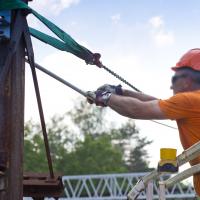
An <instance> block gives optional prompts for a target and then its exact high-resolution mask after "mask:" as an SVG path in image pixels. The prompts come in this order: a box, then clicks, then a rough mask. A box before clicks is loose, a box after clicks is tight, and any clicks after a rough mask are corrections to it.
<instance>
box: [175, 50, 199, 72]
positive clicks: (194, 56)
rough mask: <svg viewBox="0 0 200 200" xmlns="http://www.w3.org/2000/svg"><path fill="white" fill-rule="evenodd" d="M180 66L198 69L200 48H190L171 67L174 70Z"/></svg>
mask: <svg viewBox="0 0 200 200" xmlns="http://www.w3.org/2000/svg"><path fill="white" fill-rule="evenodd" d="M181 67H190V68H192V69H194V70H197V71H200V48H196V49H191V50H189V51H188V52H187V53H185V54H184V55H183V56H182V57H181V59H180V60H179V61H178V62H177V63H176V66H174V67H172V70H174V71H176V70H177V69H180V68H181Z"/></svg>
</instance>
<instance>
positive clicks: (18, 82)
mask: <svg viewBox="0 0 200 200" xmlns="http://www.w3.org/2000/svg"><path fill="white" fill-rule="evenodd" d="M17 13H19V14H20V15H21V17H25V16H23V14H22V11H20V10H17V11H12V21H11V30H12V32H14V30H16V29H21V28H22V26H21V27H20V26H19V27H15V26H14V22H16V14H17ZM12 37H14V35H11V39H12ZM18 40H19V42H18V45H17V48H16V51H15V52H14V54H13V55H11V56H10V59H9V61H10V64H9V65H8V67H9V72H8V73H5V75H6V77H4V78H5V80H2V79H0V88H1V91H0V167H1V164H2V166H4V165H5V167H6V170H5V174H4V175H0V185H2V188H0V200H22V199H23V145H24V144H23V141H24V139H23V138H24V84H25V82H24V80H25V73H24V70H25V60H24V57H25V44H24V39H23V37H22V35H20V38H18ZM13 45H14V43H13ZM9 47H10V43H9V42H4V43H0V77H1V74H2V73H3V71H4V68H5V63H6V62H8V60H6V59H7V58H8V55H9V53H10V52H11V51H12V48H10V49H9Z"/></svg>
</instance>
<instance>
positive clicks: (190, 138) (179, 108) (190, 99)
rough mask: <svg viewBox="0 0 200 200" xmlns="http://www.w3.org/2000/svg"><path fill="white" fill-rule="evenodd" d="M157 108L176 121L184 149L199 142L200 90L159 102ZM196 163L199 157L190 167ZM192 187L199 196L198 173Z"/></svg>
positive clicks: (199, 181)
mask: <svg viewBox="0 0 200 200" xmlns="http://www.w3.org/2000/svg"><path fill="white" fill-rule="evenodd" d="M159 106H160V108H161V110H162V111H163V112H164V114H165V115H166V117H167V118H169V119H172V120H176V122H177V125H178V129H179V136H180V140H181V143H182V146H183V148H184V149H187V148H189V147H190V146H192V145H193V144H195V143H197V142H199V141H200V90H197V91H193V92H183V93H178V94H176V95H174V96H172V97H171V98H169V99H167V100H159ZM197 163H200V156H199V157H197V158H196V159H194V160H192V161H190V164H191V165H195V164H197ZM194 187H195V190H196V192H197V194H198V195H200V173H199V174H197V175H194Z"/></svg>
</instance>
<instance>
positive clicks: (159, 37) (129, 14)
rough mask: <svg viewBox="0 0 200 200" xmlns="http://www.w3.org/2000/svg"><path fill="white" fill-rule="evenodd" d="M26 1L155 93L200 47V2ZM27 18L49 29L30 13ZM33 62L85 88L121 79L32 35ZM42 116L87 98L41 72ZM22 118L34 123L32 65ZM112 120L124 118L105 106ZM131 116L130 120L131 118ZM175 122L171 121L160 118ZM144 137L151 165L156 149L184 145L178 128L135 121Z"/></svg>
mask: <svg viewBox="0 0 200 200" xmlns="http://www.w3.org/2000/svg"><path fill="white" fill-rule="evenodd" d="M29 6H30V7H32V8H33V9H34V10H36V11H37V12H39V13H40V14H41V15H43V16H45V17H46V18H48V19H49V20H51V21H52V22H53V23H55V24H56V25H57V26H59V27H60V28H61V29H63V30H64V31H65V32H66V33H68V34H69V35H71V37H72V38H73V39H75V40H76V41H77V42H78V43H79V44H81V45H83V46H85V47H86V48H88V49H90V50H91V51H92V52H98V53H100V54H101V61H102V63H103V64H104V65H105V66H106V67H108V68H110V69H111V70H113V71H114V72H116V73H117V74H119V75H120V76H122V77H123V78H124V79H126V80H127V81H128V82H130V83H131V84H133V85H134V86H135V87H137V88H139V89H140V90H141V91H143V92H144V93H147V94H150V95H152V96H155V97H157V98H160V99H167V98H168V97H170V96H171V95H172V91H171V90H170V83H171V76H172V75H173V71H172V70H171V67H172V66H174V65H175V64H176V62H178V60H179V59H180V57H181V56H182V55H183V54H184V53H185V52H187V51H188V50H189V49H192V48H198V47H200V22H199V18H200V1H199V0H190V1H187V0H168V1H166V0H153V1H149V0H101V1H99V0H43V1H36V0H35V1H34V0H33V1H32V2H29ZM28 24H29V26H31V27H34V28H36V29H38V30H40V31H43V32H45V33H47V34H50V35H52V33H51V32H50V31H49V30H48V29H47V28H46V27H45V26H44V25H43V24H41V23H40V22H39V21H38V20H37V19H36V18H34V16H31V15H30V16H28ZM32 41H33V47H34V52H35V61H36V62H37V63H38V64H40V65H42V66H43V67H45V68H47V69H48V70H50V71H52V72H53V73H55V74H57V75H59V76H61V77H62V78H63V79H65V80H66V81H68V82H70V83H71V84H73V85H75V86H77V87H78V88H80V89H81V90H83V91H89V90H90V91H91V90H95V89H97V88H98V87H99V86H101V85H103V84H106V83H107V84H113V85H115V84H121V85H122V87H123V88H126V89H130V88H129V87H128V86H126V85H125V84H124V83H122V82H120V80H118V79H116V78H115V77H113V76H112V75H111V74H109V73H107V72H106V71H105V70H104V69H101V68H98V67H96V66H94V65H86V64H85V62H84V61H83V60H81V59H79V58H77V57H75V56H74V55H72V54H70V53H67V52H62V51H59V50H57V49H55V48H53V47H51V46H49V45H47V44H44V43H42V42H40V41H38V40H36V39H34V38H33V40H32ZM38 80H39V85H40V91H41V97H42V102H43V108H44V114H45V118H46V121H47V122H48V119H49V118H50V117H52V116H53V115H55V114H60V115H61V114H63V113H65V112H66V111H68V110H69V109H72V108H73V106H74V103H75V102H76V101H77V100H81V99H83V100H84V99H85V97H83V96H81V95H80V94H78V93H77V92H75V91H73V90H72V89H71V88H68V87H66V86H64V85H62V84H61V83H59V82H57V81H55V80H53V79H52V78H50V77H48V76H46V75H44V74H42V73H41V72H38ZM25 100H26V101H25V102H26V104H25V119H26V120H28V119H31V118H32V119H33V120H35V121H37V120H38V121H39V118H38V111H37V105H36V99H35V95H34V89H33V83H32V77H31V73H30V69H29V67H28V66H27V68H26V98H25ZM107 110H108V112H109V113H110V115H109V116H110V119H108V120H111V121H113V122H115V123H116V124H119V123H122V122H124V120H125V117H122V116H120V115H118V114H116V113H114V111H111V110H110V109H109V108H107ZM133 122H134V120H133ZM162 122H163V123H165V124H168V125H171V126H174V127H176V123H175V122H172V121H169V120H164V121H162ZM135 123H136V126H137V127H138V129H139V130H140V134H141V136H145V137H147V139H148V140H152V141H153V143H152V144H151V145H149V146H148V147H147V150H148V153H149V156H150V158H149V161H150V165H151V166H152V167H156V166H157V163H158V161H159V155H160V148H176V149H177V153H178V154H179V153H181V152H182V151H183V149H182V147H181V145H180V141H179V136H178V131H177V130H175V129H171V128H168V127H165V126H161V125H158V124H156V123H153V122H151V121H145V120H136V121H135Z"/></svg>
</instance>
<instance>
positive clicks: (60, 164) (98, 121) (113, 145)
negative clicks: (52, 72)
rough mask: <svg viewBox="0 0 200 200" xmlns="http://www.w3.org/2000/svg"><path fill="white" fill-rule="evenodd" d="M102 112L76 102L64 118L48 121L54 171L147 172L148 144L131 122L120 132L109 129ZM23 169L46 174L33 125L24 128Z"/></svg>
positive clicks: (37, 128) (37, 129)
mask: <svg viewBox="0 0 200 200" xmlns="http://www.w3.org/2000/svg"><path fill="white" fill-rule="evenodd" d="M105 110H106V109H102V108H97V107H96V106H92V105H89V104H87V103H85V102H83V101H79V103H77V104H76V106H75V107H74V109H73V110H72V111H70V112H68V113H67V114H66V115H64V116H54V117H53V118H52V119H51V120H50V122H49V123H48V124H47V132H48V138H49V144H50V149H51V155H52V160H53V167H54V169H55V171H59V172H62V173H63V174H66V175H73V174H101V173H120V172H128V171H131V172H133V171H135V172H136V171H144V170H148V162H147V158H148V154H147V152H146V151H145V150H144V149H145V147H146V145H148V144H150V143H151V142H150V141H148V140H147V139H146V138H141V137H139V132H138V130H137V129H136V126H135V124H134V122H133V120H132V121H127V123H125V124H123V125H121V126H120V127H119V128H114V127H113V126H108V125H107V124H106V123H105V120H104V117H105V114H106V113H105ZM132 141H133V142H132ZM141 165H142V166H141ZM24 169H25V171H33V172H45V171H48V166H47V161H46V155H45V149H44V142H43V136H42V133H41V128H40V125H39V124H37V123H36V124H35V123H33V122H32V121H28V122H27V123H26V125H25V159H24Z"/></svg>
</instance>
